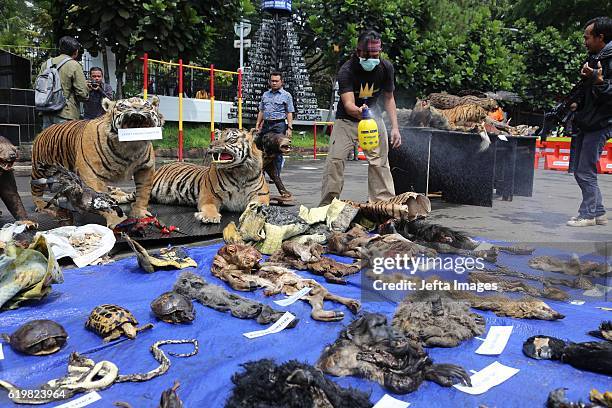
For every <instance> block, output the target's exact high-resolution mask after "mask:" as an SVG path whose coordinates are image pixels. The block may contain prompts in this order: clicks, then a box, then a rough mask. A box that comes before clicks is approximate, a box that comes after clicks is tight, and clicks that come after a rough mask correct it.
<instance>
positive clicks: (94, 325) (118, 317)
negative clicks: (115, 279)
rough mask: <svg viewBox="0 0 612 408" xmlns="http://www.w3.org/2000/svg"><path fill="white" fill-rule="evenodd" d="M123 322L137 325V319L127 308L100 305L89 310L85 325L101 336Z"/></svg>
mask: <svg viewBox="0 0 612 408" xmlns="http://www.w3.org/2000/svg"><path fill="white" fill-rule="evenodd" d="M124 323H131V324H132V325H134V326H137V325H138V321H137V320H136V318H135V317H134V315H133V314H132V313H131V312H130V311H129V310H127V309H124V308H123V307H121V306H117V305H100V306H97V307H96V308H95V309H94V310H92V311H91V314H90V315H89V319H87V323H85V327H86V328H88V329H91V330H94V331H96V332H97V333H98V334H100V335H101V336H106V335H108V334H110V333H111V332H112V331H113V330H115V329H117V328H119V327H120V326H121V325H122V324H124Z"/></svg>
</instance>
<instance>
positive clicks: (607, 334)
mask: <svg viewBox="0 0 612 408" xmlns="http://www.w3.org/2000/svg"><path fill="white" fill-rule="evenodd" d="M589 334H590V335H591V336H594V337H597V338H600V339H602V340H610V341H612V321H607V322H601V324H600V325H599V328H598V329H597V330H591V331H590V332H589Z"/></svg>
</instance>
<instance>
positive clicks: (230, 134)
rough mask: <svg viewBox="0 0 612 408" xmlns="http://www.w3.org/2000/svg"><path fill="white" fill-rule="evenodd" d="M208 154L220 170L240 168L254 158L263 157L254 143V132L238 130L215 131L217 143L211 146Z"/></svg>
mask: <svg viewBox="0 0 612 408" xmlns="http://www.w3.org/2000/svg"><path fill="white" fill-rule="evenodd" d="M208 154H210V155H211V156H212V163H213V164H214V165H215V166H217V167H218V168H231V167H236V166H240V165H242V164H243V163H244V162H245V161H246V160H247V159H249V158H252V157H253V156H258V157H261V152H260V151H259V150H258V149H257V147H256V146H255V143H254V142H253V134H252V132H249V131H247V130H244V129H236V128H229V129H224V130H222V131H219V130H217V131H215V141H214V142H212V143H211V144H210V146H209V148H208Z"/></svg>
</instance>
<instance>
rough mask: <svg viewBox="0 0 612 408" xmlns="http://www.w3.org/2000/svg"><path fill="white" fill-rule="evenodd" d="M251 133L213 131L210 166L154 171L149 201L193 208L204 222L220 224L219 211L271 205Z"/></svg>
mask: <svg viewBox="0 0 612 408" xmlns="http://www.w3.org/2000/svg"><path fill="white" fill-rule="evenodd" d="M253 132H254V129H253V130H251V131H247V130H244V129H235V128H229V129H225V130H223V131H218V130H217V131H216V140H215V141H214V142H212V143H211V144H210V147H209V148H208V152H207V154H208V155H211V156H212V162H211V164H210V166H199V165H196V164H192V163H184V162H177V163H170V164H167V165H165V166H162V167H160V168H159V169H157V171H156V172H155V178H154V180H153V190H152V192H151V199H153V200H154V201H156V202H158V203H162V204H179V205H187V206H194V207H196V206H197V208H198V212H196V213H195V214H194V215H195V217H196V218H197V219H198V220H199V221H201V222H203V223H211V224H218V223H220V222H221V213H220V212H219V211H220V210H222V209H225V210H229V211H235V212H242V211H244V210H245V208H246V206H247V204H248V203H250V202H251V201H256V202H259V203H261V204H264V205H268V204H269V203H270V190H269V188H268V183H267V182H266V180H265V178H264V176H263V159H262V153H261V151H260V150H259V149H258V148H257V146H256V145H255V142H254V140H253Z"/></svg>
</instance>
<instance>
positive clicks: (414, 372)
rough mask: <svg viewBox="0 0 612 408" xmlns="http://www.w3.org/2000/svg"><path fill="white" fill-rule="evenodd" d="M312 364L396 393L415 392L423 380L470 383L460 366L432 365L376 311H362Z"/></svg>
mask: <svg viewBox="0 0 612 408" xmlns="http://www.w3.org/2000/svg"><path fill="white" fill-rule="evenodd" d="M316 366H317V367H318V368H320V369H321V370H323V371H324V372H326V373H327V374H331V375H335V376H348V375H354V376H358V377H364V378H367V379H369V380H372V381H376V382H377V383H379V384H380V385H382V386H384V387H385V388H387V389H388V390H389V391H391V392H394V393H397V394H406V393H409V392H412V391H415V390H416V389H417V388H418V387H419V386H420V385H421V383H422V382H423V381H424V380H428V381H434V382H436V383H438V384H439V385H442V386H445V387H450V386H451V385H453V383H455V382H458V381H460V382H462V383H464V384H468V385H471V383H470V378H469V376H468V374H467V373H466V372H465V370H464V369H463V368H461V367H459V366H456V365H453V364H433V361H432V360H431V359H430V358H429V356H428V355H427V353H425V351H423V349H422V348H421V346H420V345H419V344H418V343H416V342H413V341H411V340H410V339H409V338H407V337H406V336H404V335H402V334H401V333H399V332H398V331H396V330H395V329H393V328H392V327H390V326H388V325H387V318H386V317H385V316H384V315H381V314H379V313H364V314H363V316H361V317H359V318H358V319H356V320H354V321H353V322H352V323H351V324H350V325H349V326H348V327H347V328H345V329H344V330H342V332H340V335H339V336H338V338H337V339H336V341H335V342H334V343H333V344H331V345H329V346H327V347H326V348H325V349H324V350H323V353H322V354H321V356H320V357H319V360H318V361H317V364H316Z"/></svg>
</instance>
